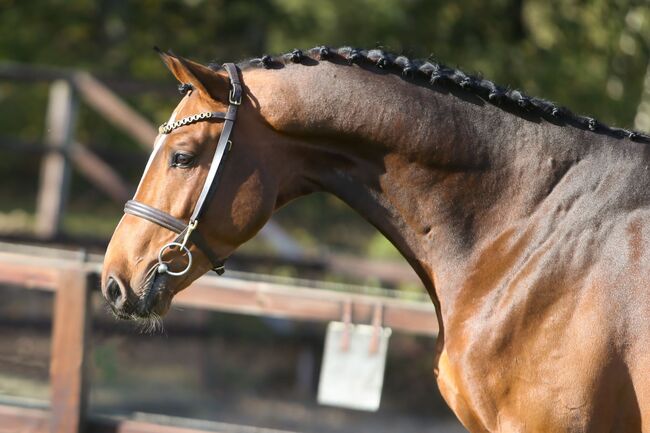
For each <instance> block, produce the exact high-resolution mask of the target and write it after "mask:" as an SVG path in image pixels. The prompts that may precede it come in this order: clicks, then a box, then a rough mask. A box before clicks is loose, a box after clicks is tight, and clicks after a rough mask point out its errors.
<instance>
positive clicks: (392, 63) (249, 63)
mask: <svg viewBox="0 0 650 433" xmlns="http://www.w3.org/2000/svg"><path fill="white" fill-rule="evenodd" d="M314 61H331V62H339V63H348V64H359V65H365V66H373V67H376V68H378V69H381V70H384V71H387V72H391V73H395V74H400V75H401V76H402V77H403V78H404V79H405V80H407V81H414V82H419V83H422V82H426V83H428V84H429V85H430V86H431V87H434V88H435V87H437V86H440V87H441V88H444V89H447V90H463V91H466V92H470V93H472V94H474V95H476V96H478V97H480V98H482V99H483V100H485V101H488V102H490V103H491V104H493V105H496V106H498V107H501V108H502V109H504V110H507V111H509V112H512V113H514V114H518V115H520V116H531V115H533V116H539V117H542V118H544V119H546V120H548V121H549V122H552V123H555V124H561V125H570V126H573V127H576V128H580V129H585V130H589V131H592V132H595V133H599V134H605V135H609V136H611V137H615V138H629V139H631V140H634V141H638V142H643V143H650V135H647V134H644V133H641V132H638V131H633V130H629V129H624V128H617V127H613V126H608V125H605V124H604V123H602V122H600V121H598V120H597V119H595V118H593V117H589V116H582V115H578V114H574V113H573V112H571V111H570V110H568V109H567V108H565V107H562V106H559V105H557V104H556V103H554V102H551V101H548V100H545V99H541V98H537V97H534V96H528V95H526V94H525V93H523V92H521V91H519V90H515V89H510V88H507V87H503V86H500V85H498V84H495V83H493V82H492V81H490V80H486V79H484V78H483V77H481V76H475V75H471V74H467V73H465V72H463V71H461V70H460V69H456V68H452V67H449V66H446V65H444V64H442V63H438V62H436V61H433V60H422V59H409V58H408V57H406V56H404V55H396V54H392V53H389V52H385V51H383V50H381V49H371V50H365V49H359V48H352V47H341V48H330V47H327V46H320V47H314V48H311V49H309V50H307V51H302V50H299V49H294V50H293V51H291V52H289V53H286V54H282V55H279V56H275V57H272V56H269V55H264V56H262V57H259V58H253V59H249V60H245V61H243V62H240V63H239V64H238V66H239V67H240V68H241V69H242V70H244V69H247V68H251V67H262V68H266V69H278V68H282V67H284V66H285V65H286V64H289V63H307V62H314ZM210 67H211V68H212V69H215V70H217V69H221V66H220V65H218V64H210Z"/></svg>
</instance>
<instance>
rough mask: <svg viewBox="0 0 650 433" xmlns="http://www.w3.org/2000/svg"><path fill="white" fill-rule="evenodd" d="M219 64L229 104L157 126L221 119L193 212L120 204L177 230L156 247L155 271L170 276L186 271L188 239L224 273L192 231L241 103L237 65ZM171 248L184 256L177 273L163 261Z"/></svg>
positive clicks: (221, 262) (213, 183) (213, 182)
mask: <svg viewBox="0 0 650 433" xmlns="http://www.w3.org/2000/svg"><path fill="white" fill-rule="evenodd" d="M223 67H224V69H225V70H226V72H227V73H228V77H229V78H230V93H229V95H228V101H229V102H230V104H229V105H228V111H226V112H203V113H199V114H194V115H192V116H187V117H184V118H182V119H180V120H177V121H175V122H172V123H170V124H168V123H167V122H165V123H163V124H162V125H160V128H158V132H159V133H160V134H169V133H170V132H172V131H173V130H175V129H177V128H180V127H182V126H185V125H189V124H192V123H196V122H200V121H204V120H211V119H223V121H224V125H223V130H222V131H221V135H220V136H219V141H218V142H217V149H216V150H215V152H214V156H213V158H212V164H211V165H210V169H209V170H208V175H207V177H206V179H205V183H204V184H203V189H202V190H201V194H200V195H199V199H198V200H197V202H196V205H195V206H194V211H193V212H192V215H191V216H190V220H189V222H187V223H186V222H184V221H182V220H180V219H178V218H175V217H173V216H171V215H169V214H168V213H167V212H163V211H161V210H159V209H156V208H154V207H151V206H149V205H146V204H144V203H140V202H138V201H136V200H129V201H128V202H126V205H124V213H127V214H130V215H134V216H137V217H140V218H143V219H146V220H147V221H150V222H152V223H154V224H158V225H159V226H161V227H164V228H166V229H168V230H171V231H173V232H175V233H178V236H177V237H176V239H174V241H172V242H170V243H168V244H165V245H164V246H163V247H162V248H161V249H160V252H159V254H158V262H159V265H158V272H159V273H167V274H169V275H173V276H176V275H184V274H186V273H187V272H188V271H189V270H190V268H191V266H192V254H191V253H190V250H189V249H188V248H187V244H188V243H190V242H191V243H193V244H194V245H195V246H196V247H197V248H198V249H199V250H201V251H202V252H203V254H205V256H206V257H207V258H208V260H210V263H211V265H212V270H214V271H215V272H216V273H217V274H219V275H221V274H223V272H224V260H222V259H220V258H219V257H218V256H217V255H216V254H215V253H214V252H213V251H212V248H210V245H209V244H208V242H207V241H206V239H205V238H204V237H203V236H202V235H201V233H200V232H199V231H198V230H196V228H197V225H198V222H199V218H200V217H201V216H202V215H203V212H204V211H205V210H206V208H207V204H208V203H209V201H210V198H211V197H212V195H213V194H214V191H215V190H216V187H217V184H218V177H217V175H218V174H219V168H220V167H221V165H222V163H223V161H224V160H225V157H226V156H227V154H228V152H229V151H230V148H231V146H232V142H231V141H230V135H231V133H232V128H233V126H234V124H235V119H236V118H237V107H238V106H239V105H241V101H242V86H241V82H240V81H239V74H238V72H237V66H235V64H233V63H225V64H224V65H223ZM172 247H177V248H178V249H179V250H180V251H181V252H184V253H185V254H186V255H187V257H188V264H187V267H186V268H185V269H183V270H182V271H180V272H172V271H170V270H169V267H168V266H167V263H165V262H164V261H163V253H164V252H165V250H166V249H167V248H172Z"/></svg>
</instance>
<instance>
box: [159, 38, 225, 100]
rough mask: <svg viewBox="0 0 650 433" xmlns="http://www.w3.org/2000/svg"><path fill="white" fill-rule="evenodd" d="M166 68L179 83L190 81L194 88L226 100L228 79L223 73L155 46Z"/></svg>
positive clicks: (215, 97)
mask: <svg viewBox="0 0 650 433" xmlns="http://www.w3.org/2000/svg"><path fill="white" fill-rule="evenodd" d="M156 51H158V54H159V55H160V58H161V59H162V61H163V63H164V64H165V66H167V69H169V70H170V71H171V73H172V74H174V77H176V79H177V80H178V81H179V82H180V83H181V84H183V83H190V84H191V85H192V86H193V87H194V88H195V89H196V90H198V91H199V92H202V93H204V94H206V95H209V96H210V97H212V98H214V99H216V100H219V101H227V100H228V99H227V98H228V96H227V95H228V91H229V89H230V81H229V79H228V77H227V76H226V75H225V74H220V73H219V72H217V71H214V70H212V69H210V68H208V67H207V66H204V65H201V64H200V63H196V62H193V61H192V60H188V59H184V58H183V57H179V56H176V55H175V54H173V53H171V52H166V53H165V52H163V51H160V50H159V49H157V48H156Z"/></svg>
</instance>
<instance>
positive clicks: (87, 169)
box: [70, 143, 135, 204]
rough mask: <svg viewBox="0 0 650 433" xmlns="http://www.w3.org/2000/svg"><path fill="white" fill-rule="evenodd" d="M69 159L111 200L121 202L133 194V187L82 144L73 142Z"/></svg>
mask: <svg viewBox="0 0 650 433" xmlns="http://www.w3.org/2000/svg"><path fill="white" fill-rule="evenodd" d="M70 159H71V160H72V162H73V164H74V165H75V167H76V168H77V170H79V172H80V173H81V174H82V175H84V176H85V177H86V179H88V180H89V181H90V182H91V183H93V184H94V185H95V186H96V187H97V188H99V189H100V190H102V191H104V192H105V193H106V194H107V195H108V196H109V197H110V198H111V199H112V200H113V201H115V202H117V203H120V204H123V203H124V202H126V201H127V200H129V199H130V198H131V196H132V195H133V192H134V191H135V188H132V187H131V186H130V185H129V184H128V183H126V181H124V180H123V179H122V177H121V176H120V175H119V174H117V172H116V171H115V170H113V168H112V167H111V166H110V165H108V164H106V163H105V162H104V161H102V159H101V158H100V157H98V156H97V155H95V154H94V153H93V152H92V151H91V150H90V149H88V148H87V147H85V146H83V145H82V144H79V143H73V145H72V148H71V149H70Z"/></svg>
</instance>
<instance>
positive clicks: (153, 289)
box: [136, 272, 169, 318]
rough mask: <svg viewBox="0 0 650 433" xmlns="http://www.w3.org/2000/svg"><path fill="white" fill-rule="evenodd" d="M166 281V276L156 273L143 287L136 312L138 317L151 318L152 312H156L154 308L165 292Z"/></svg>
mask: <svg viewBox="0 0 650 433" xmlns="http://www.w3.org/2000/svg"><path fill="white" fill-rule="evenodd" d="M168 279H169V278H168V276H167V275H166V274H160V273H158V272H156V274H155V275H154V277H153V278H151V281H150V282H148V283H147V284H146V285H145V287H143V290H142V295H141V297H140V302H138V307H137V312H136V314H137V315H138V316H139V317H142V318H147V317H149V316H151V313H152V312H156V311H154V310H156V307H157V306H158V305H159V303H160V301H161V297H162V296H163V295H164V294H165V292H166V291H167V284H166V283H167V280H168ZM156 313H157V312H156Z"/></svg>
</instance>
